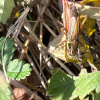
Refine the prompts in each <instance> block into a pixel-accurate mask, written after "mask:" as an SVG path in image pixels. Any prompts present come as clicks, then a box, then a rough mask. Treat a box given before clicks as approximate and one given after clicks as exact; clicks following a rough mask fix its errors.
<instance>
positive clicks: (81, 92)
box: [47, 69, 100, 100]
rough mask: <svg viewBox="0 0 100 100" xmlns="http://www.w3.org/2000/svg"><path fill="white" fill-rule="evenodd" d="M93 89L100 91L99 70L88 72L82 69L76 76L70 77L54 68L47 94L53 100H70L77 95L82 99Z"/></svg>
mask: <svg viewBox="0 0 100 100" xmlns="http://www.w3.org/2000/svg"><path fill="white" fill-rule="evenodd" d="M94 89H96V92H97V93H99V92H100V72H93V73H89V74H88V73H87V72H86V70H85V69H83V70H82V71H81V73H80V75H79V76H78V77H71V76H69V75H67V74H66V73H64V72H63V71H61V70H55V71H54V73H53V77H52V78H51V79H50V80H49V86H48V91H47V94H48V95H49V96H52V97H53V99H54V100H72V99H74V98H76V97H78V96H79V98H80V99H83V98H84V97H85V96H86V95H87V94H89V93H90V92H91V91H93V90H94Z"/></svg>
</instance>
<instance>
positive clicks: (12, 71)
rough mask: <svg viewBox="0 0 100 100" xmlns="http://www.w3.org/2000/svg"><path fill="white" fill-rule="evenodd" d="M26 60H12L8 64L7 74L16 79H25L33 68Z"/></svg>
mask: <svg viewBox="0 0 100 100" xmlns="http://www.w3.org/2000/svg"><path fill="white" fill-rule="evenodd" d="M24 63H25V62H24V61H19V60H18V59H15V60H13V61H10V63H9V64H8V66H7V75H8V76H9V77H10V78H12V79H16V80H20V79H25V78H26V76H29V75H30V71H31V70H32V69H31V68H29V67H30V64H24Z"/></svg>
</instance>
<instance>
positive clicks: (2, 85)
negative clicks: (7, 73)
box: [0, 71, 11, 100]
mask: <svg viewBox="0 0 100 100" xmlns="http://www.w3.org/2000/svg"><path fill="white" fill-rule="evenodd" d="M9 87H10V86H9V84H8V83H7V82H6V80H5V77H4V75H3V73H2V72H1V71H0V100H11V98H10V95H11V92H10V90H9Z"/></svg>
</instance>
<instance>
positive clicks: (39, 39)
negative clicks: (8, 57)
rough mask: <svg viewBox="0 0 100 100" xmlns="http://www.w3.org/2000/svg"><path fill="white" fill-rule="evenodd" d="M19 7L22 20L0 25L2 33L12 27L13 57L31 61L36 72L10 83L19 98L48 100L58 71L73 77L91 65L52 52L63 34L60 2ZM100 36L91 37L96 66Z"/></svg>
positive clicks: (42, 0) (36, 2)
mask: <svg viewBox="0 0 100 100" xmlns="http://www.w3.org/2000/svg"><path fill="white" fill-rule="evenodd" d="M26 2H31V1H30V0H26ZM18 6H19V7H18V8H19V11H20V12H19V14H20V17H18V18H12V17H11V18H10V19H9V22H10V23H9V22H8V23H7V24H8V25H7V26H3V25H1V27H2V32H3V33H5V31H7V29H8V28H11V31H12V33H13V34H12V36H11V37H12V38H13V39H14V41H15V46H16V48H17V50H16V52H15V56H14V57H15V58H17V57H18V58H19V59H20V60H25V61H26V62H29V63H30V64H31V67H32V69H33V71H32V72H31V75H30V76H29V77H27V79H25V80H21V81H20V82H18V81H12V80H11V84H12V87H13V88H14V89H13V90H14V92H15V96H16V98H19V97H20V96H21V97H20V98H19V100H49V99H50V97H48V96H46V90H47V86H48V79H49V78H50V77H51V76H52V71H53V70H54V69H55V68H61V69H63V70H64V71H65V72H67V73H69V74H70V75H78V74H79V72H80V70H81V68H83V67H84V66H87V69H88V68H89V65H88V64H87V63H65V62H64V61H62V60H59V59H58V58H56V57H55V56H54V55H52V53H50V49H49V47H50V46H49V44H50V42H51V41H52V40H53V39H54V38H55V37H56V36H57V35H59V34H61V30H60V28H61V27H62V19H61V14H62V4H61V0H33V1H32V2H31V3H30V4H25V3H24V2H21V3H20V4H19V5H18ZM3 35H4V34H3ZM7 35H10V34H7ZM99 37H100V36H99V35H98V32H97V31H96V32H95V35H93V37H92V39H93V40H92V42H93V43H94V42H95V49H94V51H95V53H94V56H95V59H94V60H95V63H98V62H100V59H99V56H100V54H99V51H100V50H99V48H98V47H100V38H99ZM61 52H62V51H61ZM97 56H98V57H97ZM88 70H90V68H89V69H88ZM22 88H23V89H22ZM20 91H21V93H20ZM18 92H19V94H20V95H19V94H18Z"/></svg>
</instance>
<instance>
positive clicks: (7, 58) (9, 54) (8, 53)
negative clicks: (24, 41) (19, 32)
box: [0, 37, 15, 65]
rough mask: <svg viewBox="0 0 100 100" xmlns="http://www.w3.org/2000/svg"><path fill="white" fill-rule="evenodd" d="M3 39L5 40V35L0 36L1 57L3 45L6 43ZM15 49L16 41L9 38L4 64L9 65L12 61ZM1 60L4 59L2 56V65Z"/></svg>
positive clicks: (5, 48) (5, 49)
mask: <svg viewBox="0 0 100 100" xmlns="http://www.w3.org/2000/svg"><path fill="white" fill-rule="evenodd" d="M3 40H4V37H2V38H0V57H1V51H2V46H3V43H4V41H3ZM14 51H15V47H14V41H13V40H10V39H9V38H7V40H6V43H5V47H4V64H5V65H7V64H8V63H9V62H10V60H11V59H12V57H13V55H14ZM1 61H2V60H1V58H0V64H1V65H2V62H1Z"/></svg>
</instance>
